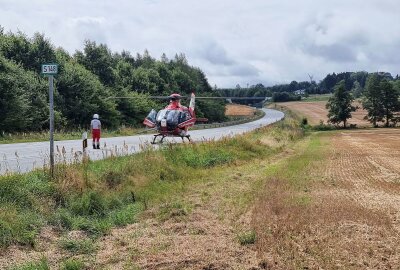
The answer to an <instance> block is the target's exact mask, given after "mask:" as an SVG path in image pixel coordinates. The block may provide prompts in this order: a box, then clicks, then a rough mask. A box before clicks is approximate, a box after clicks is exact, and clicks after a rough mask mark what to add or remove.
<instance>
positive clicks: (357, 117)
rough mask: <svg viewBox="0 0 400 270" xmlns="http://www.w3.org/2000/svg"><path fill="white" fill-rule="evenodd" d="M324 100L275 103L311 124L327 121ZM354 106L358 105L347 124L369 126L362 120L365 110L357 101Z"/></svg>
mask: <svg viewBox="0 0 400 270" xmlns="http://www.w3.org/2000/svg"><path fill="white" fill-rule="evenodd" d="M325 105H326V101H312V102H282V103H277V106H279V107H283V108H286V109H289V110H291V111H293V112H295V113H296V114H298V115H300V116H303V117H307V119H308V122H309V123H310V124H311V125H318V124H319V123H320V121H321V120H322V121H324V123H327V121H328V117H327V114H328V110H327V109H326V108H325ZM353 105H354V106H358V107H359V109H358V110H357V111H355V112H353V113H352V118H350V119H349V121H348V122H349V124H356V125H357V126H361V127H364V126H371V124H370V123H369V122H368V121H366V120H364V116H365V115H367V112H366V111H365V110H363V109H362V106H361V104H360V103H359V102H354V104H353Z"/></svg>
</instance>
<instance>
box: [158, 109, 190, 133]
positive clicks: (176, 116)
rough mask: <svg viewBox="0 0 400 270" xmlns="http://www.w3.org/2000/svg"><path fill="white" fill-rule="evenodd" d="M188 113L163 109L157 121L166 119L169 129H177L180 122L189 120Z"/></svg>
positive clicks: (159, 122)
mask: <svg viewBox="0 0 400 270" xmlns="http://www.w3.org/2000/svg"><path fill="white" fill-rule="evenodd" d="M188 118H189V117H188V114H187V113H185V112H182V111H178V110H161V111H159V112H158V114H157V123H158V124H161V122H162V120H163V119H165V123H166V125H167V127H168V129H175V128H176V127H177V126H178V125H179V124H180V123H182V122H185V121H186V120H188Z"/></svg>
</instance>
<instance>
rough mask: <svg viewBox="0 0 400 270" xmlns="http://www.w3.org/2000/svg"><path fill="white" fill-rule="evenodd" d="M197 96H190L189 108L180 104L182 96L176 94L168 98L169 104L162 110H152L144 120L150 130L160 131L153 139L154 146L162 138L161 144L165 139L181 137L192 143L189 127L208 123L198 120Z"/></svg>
mask: <svg viewBox="0 0 400 270" xmlns="http://www.w3.org/2000/svg"><path fill="white" fill-rule="evenodd" d="M195 98H196V97H195V94H194V93H192V94H191V96H190V103H189V107H186V106H183V105H181V103H180V100H181V99H182V96H181V95H180V94H177V93H174V94H171V95H170V96H169V97H168V100H169V102H170V103H169V104H168V105H167V106H166V107H165V108H164V109H162V110H160V111H158V112H157V111H156V110H154V109H153V110H151V111H150V113H149V114H148V115H147V117H146V118H145V119H144V121H143V124H144V125H145V126H147V127H148V128H154V129H156V130H157V131H158V134H155V135H154V137H153V141H152V142H151V143H152V144H155V143H156V139H157V138H158V137H161V140H160V141H159V143H162V142H163V140H164V138H165V137H180V138H181V139H182V141H185V140H184V139H185V138H186V139H187V140H188V141H189V142H191V139H190V135H189V134H188V130H189V127H191V126H193V125H194V124H195V123H196V122H207V121H208V119H206V118H196V114H195Z"/></svg>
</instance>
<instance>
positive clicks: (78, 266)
mask: <svg viewBox="0 0 400 270" xmlns="http://www.w3.org/2000/svg"><path fill="white" fill-rule="evenodd" d="M84 269H86V267H85V264H84V263H83V262H82V261H80V260H77V259H68V260H66V261H64V262H63V263H62V265H61V270H84Z"/></svg>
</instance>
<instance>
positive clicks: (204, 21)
mask: <svg viewBox="0 0 400 270" xmlns="http://www.w3.org/2000/svg"><path fill="white" fill-rule="evenodd" d="M397 2H398V1H395V0H369V1H364V0H335V1H328V0H321V1H318V2H317V1H314V0H298V1H293V0H269V1H264V0H252V1H246V2H243V1H234V0H224V1H222V0H221V1H212V0H203V1H194V0H169V1H161V0H136V1H130V0H119V1H118V0H117V1H105V0H97V1H94V0H88V1H77V0H70V1H62V0H41V1H40V2H39V1H28V0H19V1H15V0H0V18H1V20H0V25H2V26H3V27H4V28H5V30H6V31H8V30H12V31H17V30H18V29H19V30H21V31H22V32H25V33H26V34H28V35H32V34H33V33H34V32H41V33H44V34H45V35H46V36H47V37H49V38H50V39H51V40H52V42H53V43H54V44H55V45H56V46H61V47H64V48H66V49H67V50H68V51H70V52H71V53H73V52H74V51H75V50H82V48H83V44H84V43H83V42H84V40H85V39H90V40H94V41H96V42H103V43H106V44H107V45H108V46H109V47H110V48H111V50H113V51H121V50H123V49H125V50H128V51H130V52H131V53H132V54H133V55H135V54H136V52H143V51H144V50H145V49H148V50H149V52H150V53H151V55H152V56H153V57H160V56H161V54H162V53H163V52H165V53H166V54H167V56H169V57H173V56H174V55H175V53H180V52H182V53H185V54H186V56H187V58H188V60H189V63H190V64H192V65H197V66H199V67H200V68H201V69H202V70H203V71H204V72H205V74H206V75H207V77H208V78H209V82H210V83H211V84H212V85H214V84H217V85H218V86H219V87H223V86H226V87H231V86H235V85H236V84H237V83H240V84H241V85H242V86H245V85H247V83H249V84H255V83H259V82H261V83H264V84H266V85H270V84H273V83H281V82H290V81H291V80H307V79H308V76H307V73H312V74H314V77H315V78H316V79H322V78H323V77H324V76H325V75H326V74H327V73H331V72H341V71H351V70H367V71H376V70H387V71H389V72H392V73H394V74H397V73H398V71H399V67H400V61H399V60H400V57H399V56H398V55H399V54H398V53H397V50H398V48H399V45H400V16H398V14H400V5H398V3H397Z"/></svg>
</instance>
